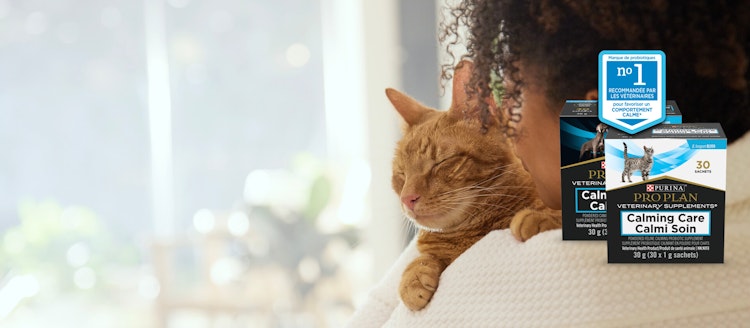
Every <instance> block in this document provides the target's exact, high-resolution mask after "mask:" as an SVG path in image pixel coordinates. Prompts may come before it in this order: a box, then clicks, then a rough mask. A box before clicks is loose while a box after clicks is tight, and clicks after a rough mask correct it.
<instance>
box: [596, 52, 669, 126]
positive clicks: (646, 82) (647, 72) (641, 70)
mask: <svg viewBox="0 0 750 328" xmlns="http://www.w3.org/2000/svg"><path fill="white" fill-rule="evenodd" d="M666 64H667V63H666V56H665V55H664V52H662V51H659V50H604V51H602V52H600V53H599V119H600V120H601V121H602V122H604V123H606V124H607V125H609V126H612V127H615V128H617V129H618V130H622V131H625V132H628V133H630V134H634V133H637V132H640V131H643V130H645V129H647V128H649V127H652V126H654V125H656V124H659V123H661V122H663V121H664V119H665V118H666V112H665V105H666V96H665V93H666V92H665V90H666V89H665V88H666V69H665V68H666Z"/></svg>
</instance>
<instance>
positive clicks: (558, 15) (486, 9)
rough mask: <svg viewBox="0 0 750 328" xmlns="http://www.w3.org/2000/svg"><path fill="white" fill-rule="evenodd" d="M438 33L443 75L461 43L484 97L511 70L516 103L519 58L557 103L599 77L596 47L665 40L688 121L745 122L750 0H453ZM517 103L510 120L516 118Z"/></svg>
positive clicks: (670, 83)
mask: <svg viewBox="0 0 750 328" xmlns="http://www.w3.org/2000/svg"><path fill="white" fill-rule="evenodd" d="M463 26H465V27H466V29H467V30H468V34H467V35H466V37H465V38H466V40H463V39H462V36H461V35H460V33H459V31H460V30H461V29H462V27H463ZM440 41H441V42H442V43H443V44H444V45H445V46H446V48H447V49H448V52H449V53H450V54H451V57H452V58H451V62H450V63H446V64H444V65H443V74H442V78H443V80H444V81H445V80H447V79H450V78H451V76H452V73H453V68H452V67H453V65H454V63H453V62H454V61H455V59H456V58H453V56H452V50H451V49H452V47H451V46H452V45H456V44H458V43H464V44H465V45H466V48H467V50H468V51H467V54H466V55H464V56H463V57H467V58H470V59H471V60H473V61H474V65H475V68H476V69H475V71H474V74H473V76H472V78H471V80H470V81H469V84H468V86H467V90H478V91H475V93H476V92H478V93H479V94H480V95H481V98H480V99H485V98H486V97H488V96H490V94H491V93H492V90H493V89H497V88H498V86H501V85H504V83H503V82H504V81H505V80H506V79H507V80H509V81H512V82H513V83H511V85H513V86H514V87H513V88H512V90H504V94H503V97H504V98H506V99H507V98H513V99H514V100H516V104H520V95H521V89H522V88H523V86H524V81H523V79H522V78H521V76H520V75H519V74H518V73H519V66H520V65H521V64H523V65H524V67H534V68H535V69H534V76H533V77H532V78H535V79H541V80H540V81H544V83H543V85H545V86H546V90H545V94H546V96H547V98H548V101H549V103H550V104H551V105H556V106H557V105H559V106H557V108H560V107H561V105H562V103H563V102H564V101H565V100H566V99H575V98H580V97H582V96H583V95H585V94H586V92H587V91H588V90H591V89H595V88H596V87H597V79H598V69H597V67H598V64H597V61H598V54H599V52H600V51H601V50H619V49H658V50H662V51H664V53H666V55H667V64H666V69H667V76H666V78H667V83H666V86H667V89H666V92H667V99H674V100H676V101H677V104H678V105H679V106H680V109H681V111H682V112H683V116H684V121H685V122H708V121H718V122H720V123H721V124H722V126H723V127H724V130H725V132H726V134H727V137H728V139H729V141H730V142H731V141H733V140H735V139H737V138H739V137H740V136H742V135H743V134H744V133H745V132H746V131H748V130H750V83H749V82H748V81H750V70H749V69H748V65H749V62H750V59H749V56H750V2H749V1H729V0H717V1H666V0H651V1H619V0H617V1H607V0H600V1H581V0H561V1H554V0H467V1H462V2H461V3H459V4H457V5H455V6H453V7H452V8H450V14H449V15H448V17H447V19H444V20H443V22H442V23H441V33H440ZM482 107H483V108H482V114H483V115H482V117H483V119H485V120H486V119H487V116H488V115H489V108H488V106H487V104H486V103H482ZM518 107H520V105H518V106H517V107H516V108H512V109H510V110H509V112H510V115H509V119H510V120H511V121H518V120H520V119H521V115H520V113H519V111H518V109H519V108H518ZM508 131H510V130H508Z"/></svg>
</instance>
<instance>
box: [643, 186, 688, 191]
mask: <svg viewBox="0 0 750 328" xmlns="http://www.w3.org/2000/svg"><path fill="white" fill-rule="evenodd" d="M686 187H687V185H686V184H646V192H685V188H686Z"/></svg>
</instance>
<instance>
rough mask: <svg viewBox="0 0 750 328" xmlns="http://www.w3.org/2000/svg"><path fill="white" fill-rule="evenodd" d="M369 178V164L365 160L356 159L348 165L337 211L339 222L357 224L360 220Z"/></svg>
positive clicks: (368, 186) (362, 214)
mask: <svg viewBox="0 0 750 328" xmlns="http://www.w3.org/2000/svg"><path fill="white" fill-rule="evenodd" d="M370 178H371V172H370V165H369V164H367V162H366V161H365V160H362V159H360V160H356V161H354V162H353V163H352V165H351V166H350V167H349V172H347V174H346V180H345V181H344V190H343V192H342V196H341V205H340V207H339V210H338V213H337V214H338V219H339V221H340V222H341V223H344V224H359V223H361V222H362V219H363V217H364V212H365V206H366V203H365V202H366V198H367V190H368V189H369V188H370Z"/></svg>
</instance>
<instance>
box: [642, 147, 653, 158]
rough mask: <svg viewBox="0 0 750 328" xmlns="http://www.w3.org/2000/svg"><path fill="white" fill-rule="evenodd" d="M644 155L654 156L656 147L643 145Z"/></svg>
mask: <svg viewBox="0 0 750 328" xmlns="http://www.w3.org/2000/svg"><path fill="white" fill-rule="evenodd" d="M643 156H644V157H652V156H654V147H646V146H643Z"/></svg>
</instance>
